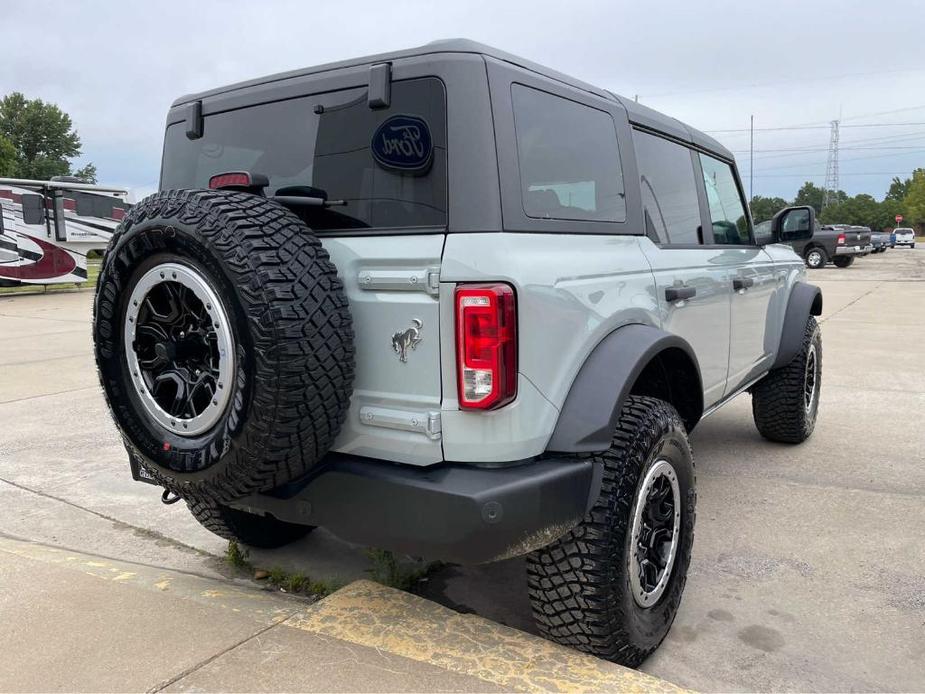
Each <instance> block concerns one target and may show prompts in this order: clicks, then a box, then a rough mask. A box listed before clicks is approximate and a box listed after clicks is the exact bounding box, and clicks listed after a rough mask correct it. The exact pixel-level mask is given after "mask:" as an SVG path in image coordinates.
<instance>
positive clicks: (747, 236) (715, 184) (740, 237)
mask: <svg viewBox="0 0 925 694" xmlns="http://www.w3.org/2000/svg"><path fill="white" fill-rule="evenodd" d="M700 168H701V170H702V171H703V182H704V185H705V186H706V189H707V202H708V203H709V204H710V220H711V221H712V223H713V243H719V244H730V245H748V244H750V243H751V242H752V237H751V233H750V230H749V228H748V215H747V214H746V213H745V205H744V204H743V202H742V196H741V195H740V194H739V187H738V186H737V185H736V180H735V175H734V174H733V172H732V167H731V166H730V165H729V164H727V163H726V162H724V161H720V160H719V159H714V158H713V157H711V156H708V155H706V154H701V155H700Z"/></svg>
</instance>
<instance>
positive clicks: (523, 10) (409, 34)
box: [0, 0, 925, 198]
mask: <svg viewBox="0 0 925 694" xmlns="http://www.w3.org/2000/svg"><path fill="white" fill-rule="evenodd" d="M2 15H3V16H2V19H0V51H2V54H0V95H2V94H6V93H8V92H10V91H21V92H23V93H24V94H26V96H28V97H31V98H35V97H38V98H42V99H45V100H47V101H52V102H55V103H57V104H58V105H59V106H60V107H61V108H62V109H64V110H65V111H67V112H68V113H69V114H70V115H71V117H72V118H73V120H74V123H75V125H76V127H77V129H78V132H79V134H80V136H81V139H82V140H83V151H84V156H83V157H82V158H81V159H80V160H79V161H78V162H77V163H78V164H83V163H85V162H87V161H92V162H93V163H95V164H96V166H97V169H98V172H99V179H100V183H107V184H114V185H126V186H129V187H131V188H132V189H133V191H134V193H135V195H136V196H137V195H143V194H145V193H147V192H150V191H151V190H153V188H154V187H155V186H156V185H157V179H158V170H159V167H160V150H161V140H162V135H163V127H164V117H165V115H166V112H167V108H168V106H169V105H170V103H171V101H172V100H173V99H174V98H176V97H177V96H179V95H181V94H184V93H187V92H191V91H197V90H200V89H205V88H210V87H215V86H220V85H223V84H227V83H229V82H235V81H238V80H242V79H247V78H251V77H257V76H261V75H264V74H268V73H273V72H279V71H283V70H288V69H292V68H299V67H305V66H309V65H315V64H318V63H323V62H329V61H332V60H340V59H345V58H351V57H355V56H359V55H364V54H369V53H378V52H382V51H387V50H392V49H399V48H407V47H410V46H415V45H420V44H422V43H426V42H429V41H432V40H435V39H439V38H449V37H467V38H472V39H475V40H478V41H483V42H485V43H488V44H491V45H494V46H497V47H499V48H502V49H505V50H507V51H510V52H512V53H515V54H519V55H522V56H524V57H526V58H529V59H531V60H534V61H536V62H539V63H543V64H546V65H549V66H551V67H554V68H556V69H558V70H560V71H562V72H566V73H569V74H571V75H574V76H576V77H579V78H581V79H584V80H585V81H588V82H591V83H593V84H596V85H599V86H601V87H604V88H607V89H610V90H611V91H614V92H617V93H619V94H623V95H625V96H629V97H632V96H633V95H636V94H638V95H639V100H640V101H641V102H642V103H645V104H647V105H649V106H651V107H653V108H656V109H658V110H660V111H663V112H665V113H667V114H669V115H671V116H675V117H677V118H680V119H681V120H683V121H685V122H688V123H690V124H691V125H693V126H695V127H698V128H700V129H702V130H706V131H716V130H731V129H747V128H748V124H749V116H750V115H752V114H754V116H755V127H756V129H758V130H757V132H756V137H755V149H756V150H759V151H760V150H777V151H766V152H763V153H761V152H759V153H758V154H756V156H755V171H754V193H755V194H761V195H780V196H783V197H787V198H791V197H793V195H794V193H795V192H796V190H797V188H798V187H799V185H800V184H801V183H802V182H803V181H805V180H812V181H814V182H816V183H818V184H819V185H822V183H823V181H824V175H825V162H826V151H825V150H826V148H827V147H828V141H829V130H828V127H827V126H828V123H829V121H831V120H833V119H835V118H839V117H840V118H841V121H842V130H841V145H842V149H841V187H842V188H843V189H844V190H846V191H847V192H848V193H850V194H856V193H860V192H869V193H871V194H873V195H876V196H877V197H878V198H879V197H881V196H882V195H883V193H884V192H885V191H886V189H887V187H888V186H889V182H890V179H891V178H892V176H893V175H908V174H909V173H910V172H911V171H912V169H913V168H915V167H917V166H925V3H923V2H922V1H921V0H905V1H904V0H878V2H870V1H869V0H867V1H863V2H856V1H853V0H839V1H838V2H830V1H813V0H773V1H772V2H761V3H759V2H754V1H751V2H750V1H748V0H736V1H725V0H724V1H721V2H710V1H709V0H708V1H706V2H691V1H690V0H681V1H676V0H660V1H656V2H629V1H612V2H579V1H577V0H568V1H567V2H563V1H562V0H558V1H557V2H548V3H547V2H542V1H540V0H531V1H529V2H521V1H517V2H505V1H504V0H494V2H491V1H486V2H482V1H479V2H465V1H463V0H456V1H454V2H445V1H444V2H440V1H438V0H432V1H431V2H402V1H399V0H391V1H390V2H382V1H381V0H380V1H378V2H360V1H351V0H337V1H336V2H319V1H318V0H315V1H313V2H298V1H291V2H290V1H288V0H278V1H273V0H263V1H257V0H250V1H249V2H243V1H242V2H238V1H235V0H228V1H225V2H217V1H208V0H195V1H187V2H172V1H170V0H158V2H153V1H152V2H124V1H123V2H102V1H100V2H94V1H92V0H85V1H83V2H73V1H71V2H41V1H40V0H28V1H26V0H4V11H3V13H2ZM883 123H892V124H900V123H902V124H910V125H894V126H892V127H882V126H880V125H879V124H883ZM787 126H821V127H818V128H813V129H800V130H762V128H780V127H787ZM857 126H865V127H857ZM866 126H875V127H866ZM713 134H714V135H715V136H716V137H717V138H719V139H720V140H721V141H722V142H723V143H725V144H726V145H727V146H729V147H730V149H732V150H733V151H735V152H736V157H737V159H738V162H739V167H740V170H741V173H742V177H743V180H744V182H745V186H746V188H748V186H749V155H748V133H747V132H727V133H715V132H714V133H713ZM788 149H789V150H792V149H804V150H810V151H802V152H801V151H797V152H793V151H779V150H788ZM814 150H815V151H814Z"/></svg>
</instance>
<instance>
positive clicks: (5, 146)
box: [0, 135, 16, 178]
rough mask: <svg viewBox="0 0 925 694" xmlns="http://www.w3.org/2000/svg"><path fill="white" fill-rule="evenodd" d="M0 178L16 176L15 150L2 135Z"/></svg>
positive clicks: (0, 137) (0, 139)
mask: <svg viewBox="0 0 925 694" xmlns="http://www.w3.org/2000/svg"><path fill="white" fill-rule="evenodd" d="M0 176H5V177H7V178H12V177H14V176H16V148H15V147H14V146H13V143H12V142H10V141H9V140H7V139H6V138H5V137H3V135H0Z"/></svg>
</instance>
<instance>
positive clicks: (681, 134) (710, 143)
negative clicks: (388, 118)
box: [173, 39, 733, 159]
mask: <svg viewBox="0 0 925 694" xmlns="http://www.w3.org/2000/svg"><path fill="white" fill-rule="evenodd" d="M438 53H473V54H477V55H483V56H488V57H491V58H494V59H496V60H500V61H502V62H505V63H510V64H512V65H516V66H518V67H521V68H524V69H526V70H530V71H531V72H535V73H537V74H539V75H543V76H544V77H548V78H549V79H552V80H555V81H557V82H561V83H563V84H567V85H569V86H570V87H575V88H576V89H581V90H582V91H586V92H590V93H592V94H595V95H597V96H599V97H601V98H604V99H609V100H612V101H616V102H618V103H620V104H621V105H622V106H623V107H624V108H625V109H626V111H627V114H628V117H629V120H630V121H631V122H632V123H636V124H638V125H641V126H643V127H647V128H651V129H653V130H658V131H660V132H663V133H665V134H666V135H671V136H673V137H675V138H677V139H679V140H683V141H685V142H690V143H693V144H695V145H697V146H699V147H703V148H704V149H709V150H712V151H713V152H716V153H717V154H720V155H721V156H723V157H725V158H727V159H733V155H732V152H730V151H729V150H728V149H726V148H725V147H724V146H723V145H721V144H720V143H719V142H717V141H716V140H715V139H713V138H712V137H710V136H709V135H707V134H705V133H703V132H701V131H699V130H696V129H695V128H691V127H690V126H689V125H686V124H685V123H682V122H681V121H679V120H677V119H675V118H671V117H669V116H666V115H664V114H662V113H659V112H658V111H655V110H654V109H651V108H649V107H647V106H643V105H642V104H638V103H636V102H634V101H633V100H632V99H627V98H625V97H622V96H618V95H616V94H614V93H613V92H610V91H607V90H606V89H601V88H599V87H595V86H594V85H591V84H588V83H587V82H583V81H581V80H579V79H575V78H574V77H570V76H569V75H566V74H563V73H561V72H558V71H557V70H553V69H551V68H548V67H544V66H542V65H539V64H537V63H534V62H532V61H530V60H527V59H525V58H520V57H518V56H516V55H513V54H511V53H507V52H505V51H502V50H499V49H497V48H493V47H492V46H487V45H485V44H483V43H479V42H477V41H471V40H469V39H444V40H440V41H432V42H431V43H428V44H425V45H423V46H418V47H416V48H407V49H404V50H400V51H391V52H389V53H379V54H377V55H368V56H363V57H360V58H352V59H350V60H342V61H338V62H335V63H325V64H323V65H317V66H315V67H308V68H301V69H297V70H290V71H288V72H280V73H277V74H274V75H267V76H266V77H258V78H256V79H251V80H246V81H244V82H237V83H235V84H230V85H227V86H224V87H218V88H216V89H209V90H206V91H203V92H198V93H194V94H186V95H184V96H181V97H180V98H179V99H177V100H176V101H174V102H173V106H174V107H176V106H181V105H183V104H187V103H190V102H192V101H198V100H200V99H207V98H209V97H210V96H216V95H218V94H224V93H228V92H233V91H237V90H240V89H246V88H248V87H255V86H258V85H264V84H269V83H271V82H279V81H282V80H287V79H292V78H296V77H304V76H308V75H314V74H319V73H322V72H329V71H332V70H339V69H342V68H348V67H357V66H360V65H366V64H373V63H383V62H389V61H394V60H400V59H402V58H412V57H416V56H422V55H431V54H438Z"/></svg>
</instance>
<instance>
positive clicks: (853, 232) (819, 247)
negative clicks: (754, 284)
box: [755, 221, 873, 269]
mask: <svg viewBox="0 0 925 694" xmlns="http://www.w3.org/2000/svg"><path fill="white" fill-rule="evenodd" d="M765 225H766V226H767V227H769V228H770V225H771V222H770V221H767V222H761V223H760V224H758V225H757V226H756V227H755V233H756V234H758V233H760V231H761V230H762V228H763V226H765ZM790 245H791V246H792V247H793V250H794V251H796V252H797V254H799V256H800V257H801V258H803V261H804V262H805V263H806V267H808V268H812V269H816V268H821V267H825V265H826V263H833V264H834V265H835V267H841V268H844V267H848V266H849V265H851V264H852V263H853V262H854V259H855V258H859V257H862V256H865V255H867V254H869V253H870V252H871V251H872V250H873V246H872V245H871V241H870V229H868V228H867V227H854V226H849V225H847V224H830V225H826V226H822V227H816V230H815V231H814V232H813V235H812V237H811V238H808V239H804V240H800V241H794V242H792V243H791V244H790Z"/></svg>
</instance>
